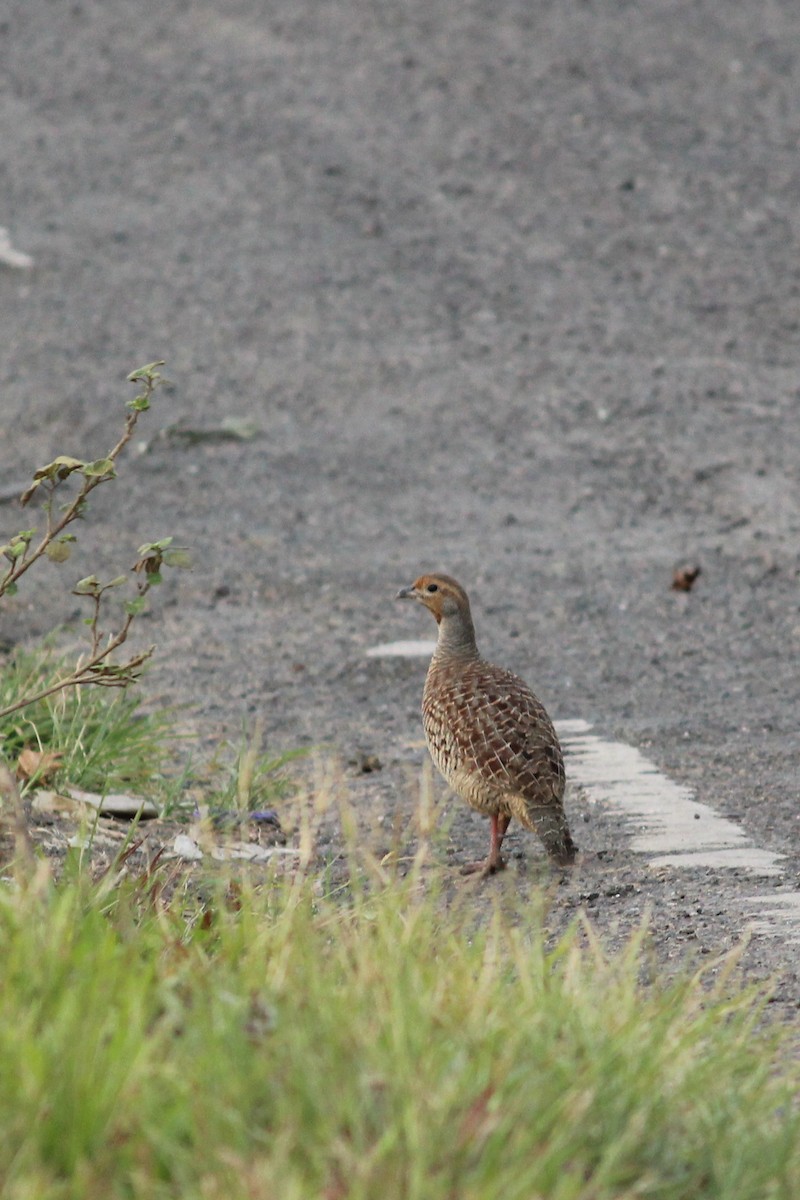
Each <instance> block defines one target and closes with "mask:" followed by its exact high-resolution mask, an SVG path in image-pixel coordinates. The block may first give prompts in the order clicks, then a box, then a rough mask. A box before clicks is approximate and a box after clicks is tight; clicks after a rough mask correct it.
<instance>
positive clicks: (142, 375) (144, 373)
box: [128, 358, 164, 383]
mask: <svg viewBox="0 0 800 1200" xmlns="http://www.w3.org/2000/svg"><path fill="white" fill-rule="evenodd" d="M163 366H164V359H163V358H162V359H159V361H158V362H151V363H148V364H147V366H145V367H137V369H136V370H135V371H131V373H130V375H129V376H128V383H138V382H139V380H140V379H152V378H153V377H154V376H155V378H158V371H157V370H156V368H157V367H163Z"/></svg>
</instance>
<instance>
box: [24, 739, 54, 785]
mask: <svg viewBox="0 0 800 1200" xmlns="http://www.w3.org/2000/svg"><path fill="white" fill-rule="evenodd" d="M63 757H64V756H63V754H61V753H60V752H59V751H58V750H32V749H31V748H30V746H28V747H26V748H25V749H24V750H23V751H21V753H20V756H19V758H18V759H17V778H18V779H33V777H34V776H36V778H37V780H38V781H39V782H40V783H46V782H47V780H48V779H50V778H52V776H53V775H55V773H56V771H57V770H58V768H59V767H60V766H61V760H62V758H63Z"/></svg>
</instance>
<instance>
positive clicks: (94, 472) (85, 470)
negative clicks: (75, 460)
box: [81, 458, 116, 479]
mask: <svg viewBox="0 0 800 1200" xmlns="http://www.w3.org/2000/svg"><path fill="white" fill-rule="evenodd" d="M81 475H85V476H86V478H87V479H98V478H99V479H103V478H104V477H106V476H107V477H108V478H109V479H114V478H115V477H116V471H115V470H114V463H113V461H112V459H110V458H98V459H96V460H95V461H94V462H90V463H84V464H83V466H82V467H81Z"/></svg>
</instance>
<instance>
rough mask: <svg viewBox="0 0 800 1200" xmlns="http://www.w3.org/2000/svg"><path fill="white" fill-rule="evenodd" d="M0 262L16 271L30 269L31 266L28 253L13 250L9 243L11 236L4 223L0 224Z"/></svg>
mask: <svg viewBox="0 0 800 1200" xmlns="http://www.w3.org/2000/svg"><path fill="white" fill-rule="evenodd" d="M0 263H2V264H3V266H6V267H13V268H14V269H15V270H17V271H30V269H31V267H32V266H33V259H32V258H31V256H30V254H24V253H23V252H22V250H15V249H14V247H13V246H12V245H11V238H10V237H9V234H8V230H7V229H6V227H5V226H4V225H0Z"/></svg>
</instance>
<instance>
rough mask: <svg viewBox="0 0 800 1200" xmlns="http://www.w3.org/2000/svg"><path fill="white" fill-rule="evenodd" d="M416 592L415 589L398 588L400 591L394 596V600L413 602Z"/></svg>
mask: <svg viewBox="0 0 800 1200" xmlns="http://www.w3.org/2000/svg"><path fill="white" fill-rule="evenodd" d="M416 594H417V590H416V588H415V587H413V586H412V587H407V588H400V591H399V592H398V593H397V595H396V596H395V600H413V599H414V598H415V597H416Z"/></svg>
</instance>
